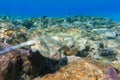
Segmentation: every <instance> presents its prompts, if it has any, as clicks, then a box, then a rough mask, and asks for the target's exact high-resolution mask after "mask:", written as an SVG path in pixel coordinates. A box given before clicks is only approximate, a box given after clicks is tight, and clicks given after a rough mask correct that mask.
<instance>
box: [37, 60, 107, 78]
mask: <svg viewBox="0 0 120 80" xmlns="http://www.w3.org/2000/svg"><path fill="white" fill-rule="evenodd" d="M106 72H107V69H106V68H105V66H103V65H101V64H100V63H98V62H97V61H93V60H91V59H87V58H86V59H78V60H76V61H75V62H73V63H71V64H69V65H67V66H65V67H63V68H61V69H60V70H59V71H58V72H56V73H54V74H48V75H45V76H44V77H42V78H38V79H35V80H103V79H104V77H105V74H106Z"/></svg>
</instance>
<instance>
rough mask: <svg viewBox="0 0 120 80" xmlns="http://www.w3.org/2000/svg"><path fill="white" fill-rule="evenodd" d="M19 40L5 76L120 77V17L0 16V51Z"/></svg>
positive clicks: (0, 78)
mask: <svg viewBox="0 0 120 80" xmlns="http://www.w3.org/2000/svg"><path fill="white" fill-rule="evenodd" d="M27 41H28V42H29V41H34V44H33V45H29V44H30V43H27ZM24 43H26V44H25V45H24V47H23V46H22V47H18V46H19V45H20V44H24ZM26 45H27V46H26ZM14 46H17V48H15V49H16V50H12V51H11V50H10V51H9V52H8V51H7V52H6V53H5V54H1V55H0V80H10V79H11V80H53V79H54V80H56V79H58V80H67V79H68V80H80V79H81V80H82V79H88V80H96V79H97V80H112V79H113V77H114V78H115V79H116V80H119V78H118V77H119V75H120V74H119V72H120V67H119V64H120V63H119V61H120V23H119V22H114V21H112V20H111V19H108V18H103V17H93V16H74V17H70V16H68V17H66V18H65V17H64V18H51V17H47V16H43V17H40V18H39V17H38V18H30V17H29V18H25V17H17V16H0V52H2V51H5V50H7V49H10V48H11V47H14ZM3 66H5V67H3ZM114 68H115V69H114ZM115 70H116V71H117V72H118V73H117V72H116V71H115ZM110 72H112V73H113V74H110ZM37 77H38V78H37Z"/></svg>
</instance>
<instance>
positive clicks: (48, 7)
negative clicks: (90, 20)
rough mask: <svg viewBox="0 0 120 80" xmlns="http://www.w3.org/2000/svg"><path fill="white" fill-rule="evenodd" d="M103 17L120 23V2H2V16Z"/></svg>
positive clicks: (86, 0)
mask: <svg viewBox="0 0 120 80" xmlns="http://www.w3.org/2000/svg"><path fill="white" fill-rule="evenodd" d="M68 13H70V14H71V16H74V15H86V16H103V17H109V18H112V19H113V20H115V21H120V0H1V1H0V14H2V15H16V16H33V17H34V16H52V17H55V16H66V15H67V14H68Z"/></svg>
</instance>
